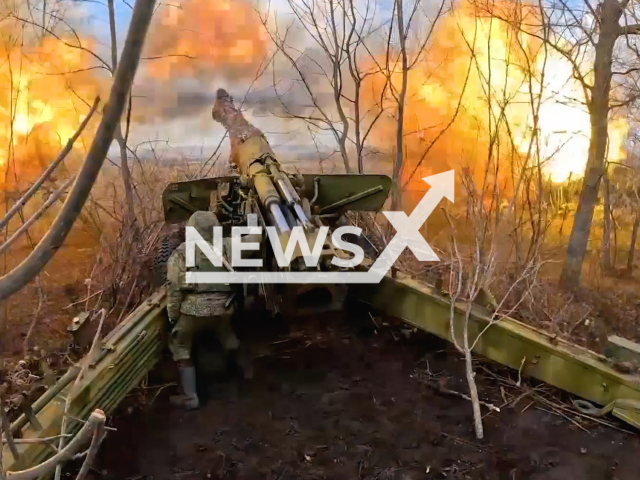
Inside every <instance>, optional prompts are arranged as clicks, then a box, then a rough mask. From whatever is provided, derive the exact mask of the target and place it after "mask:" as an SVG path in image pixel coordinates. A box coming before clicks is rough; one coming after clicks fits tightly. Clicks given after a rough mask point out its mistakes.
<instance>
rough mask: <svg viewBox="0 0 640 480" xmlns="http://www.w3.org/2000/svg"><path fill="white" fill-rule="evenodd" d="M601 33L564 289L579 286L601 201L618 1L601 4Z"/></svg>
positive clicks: (596, 55)
mask: <svg viewBox="0 0 640 480" xmlns="http://www.w3.org/2000/svg"><path fill="white" fill-rule="evenodd" d="M600 7H601V9H602V10H601V11H602V15H601V17H600V31H599V35H598V41H597V43H596V49H595V50H596V52H595V61H594V84H593V88H592V93H591V101H590V103H589V113H590V118H591V139H590V141H589V157H588V160H587V166H586V169H585V176H584V180H583V182H582V191H581V192H580V201H579V203H578V209H577V211H576V215H575V218H574V222H573V228H572V229H571V235H570V237H569V243H568V246H567V257H566V259H565V263H564V266H563V268H562V274H561V276H560V285H561V286H562V287H563V288H567V289H575V288H577V287H579V286H580V275H581V273H582V264H583V262H584V257H585V254H586V251H587V244H588V242H589V234H590V232H591V224H592V222H593V212H594V209H595V206H596V202H597V200H598V187H599V186H600V180H601V178H602V175H603V174H604V162H605V155H606V150H607V139H608V114H609V91H610V90H611V63H612V58H613V48H614V45H615V43H616V39H617V37H618V35H619V34H620V26H619V21H620V16H621V14H622V7H621V5H620V4H619V3H618V1H617V0H604V1H603V2H602V4H600Z"/></svg>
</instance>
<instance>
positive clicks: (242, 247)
mask: <svg viewBox="0 0 640 480" xmlns="http://www.w3.org/2000/svg"><path fill="white" fill-rule="evenodd" d="M266 231H267V236H268V238H269V241H270V242H271V247H272V249H273V253H274V255H275V258H276V261H277V262H278V266H279V267H281V268H284V267H288V266H289V265H290V264H291V260H292V258H293V254H294V253H295V250H296V245H299V246H300V247H299V248H300V252H301V253H302V256H303V258H304V262H305V264H306V266H307V267H316V266H317V265H318V261H319V259H320V255H321V254H322V249H323V247H324V245H325V243H326V239H327V234H328V233H329V227H321V228H319V229H318V230H317V232H318V233H317V235H316V236H315V243H314V245H313V248H311V247H310V245H309V239H308V238H307V235H306V234H305V231H304V229H303V228H302V227H293V228H292V229H291V235H289V238H288V242H287V246H286V248H283V245H282V243H281V241H280V237H279V234H278V230H277V229H276V227H266ZM361 233H362V229H360V228H358V227H352V226H345V227H340V228H337V229H336V230H334V231H333V233H332V234H331V240H332V242H333V245H334V246H335V247H337V248H339V249H341V250H344V251H347V252H351V253H353V258H351V259H343V258H339V257H336V256H334V257H333V258H332V259H331V263H332V264H333V265H335V266H336V267H341V268H352V267H355V266H357V265H360V263H362V260H364V250H363V249H362V248H361V247H360V246H359V245H356V244H354V243H351V242H348V241H346V240H345V239H343V238H342V237H343V236H344V235H345V234H354V235H360V234H361ZM243 235H248V236H253V235H260V236H262V227H232V228H231V266H232V267H258V268H261V267H262V258H242V252H244V251H256V250H259V249H260V242H249V241H246V240H243ZM186 243H187V245H193V246H197V247H198V248H200V250H201V251H202V253H203V254H204V255H205V256H206V257H207V258H208V259H209V261H210V262H211V263H212V264H213V265H214V266H216V267H223V266H224V265H223V260H222V258H223V254H222V252H223V237H222V227H213V245H212V244H210V243H209V242H207V241H206V240H205V239H203V238H202V236H201V235H200V234H199V233H198V230H197V229H196V228H195V227H187V231H186ZM186 262H187V266H188V267H192V266H194V265H195V248H187V252H186Z"/></svg>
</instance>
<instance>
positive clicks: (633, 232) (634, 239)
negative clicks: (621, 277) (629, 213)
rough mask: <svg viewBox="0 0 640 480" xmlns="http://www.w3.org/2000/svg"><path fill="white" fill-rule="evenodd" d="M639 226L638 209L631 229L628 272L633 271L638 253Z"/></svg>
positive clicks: (639, 211) (639, 215) (639, 212)
mask: <svg viewBox="0 0 640 480" xmlns="http://www.w3.org/2000/svg"><path fill="white" fill-rule="evenodd" d="M638 227H640V210H636V218H634V219H633V229H632V230H631V243H630V245H629V256H628V257H627V272H629V274H631V273H632V272H633V257H634V256H635V254H636V242H637V240H638Z"/></svg>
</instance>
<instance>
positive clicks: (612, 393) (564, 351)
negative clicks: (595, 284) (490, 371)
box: [349, 277, 640, 428]
mask: <svg viewBox="0 0 640 480" xmlns="http://www.w3.org/2000/svg"><path fill="white" fill-rule="evenodd" d="M349 293H350V295H351V296H352V297H354V298H356V299H358V300H360V301H362V302H364V303H366V304H369V305H371V306H372V307H374V308H375V309H378V310H381V311H383V312H385V313H386V314H388V315H390V316H393V317H397V318H399V319H402V320H404V321H405V322H407V323H409V324H411V325H413V326H415V327H418V328H420V329H422V330H424V331H426V332H429V333H432V334H434V335H437V336H438V337H440V338H443V339H445V340H448V341H451V337H450V333H449V332H450V328H449V326H450V323H449V318H450V308H451V304H450V302H449V301H448V299H446V298H445V297H443V296H441V295H439V294H438V293H436V291H435V290H434V289H433V288H431V287H430V286H428V285H426V284H424V283H421V282H418V281H415V280H411V279H401V278H399V279H393V278H391V277H386V278H384V279H383V280H382V282H381V283H379V284H378V285H353V286H352V287H351V288H350V292H349ZM390 299H393V301H390ZM465 311H466V310H465V308H464V305H460V306H457V307H456V309H455V325H454V326H455V332H456V336H457V335H458V334H460V339H459V341H460V343H461V341H462V340H461V338H462V337H461V332H462V326H463V325H464V314H465ZM490 321H491V318H490V314H489V312H488V311H486V310H484V309H481V308H477V307H473V308H472V313H471V315H470V320H469V337H470V339H471V340H470V341H471V342H473V341H474V340H475V339H476V338H477V336H478V334H479V333H480V332H481V331H482V330H483V329H484V328H485V327H486V326H487V325H488V324H489V323H490ZM475 352H476V353H478V354H480V355H482V356H484V357H487V358H489V359H491V360H493V361H495V362H498V363H501V364H503V365H506V366H508V367H511V368H513V369H516V370H518V369H519V368H520V366H521V365H523V367H522V373H523V374H524V375H527V376H530V377H534V378H537V379H539V380H542V381H543V382H545V383H548V384H549V385H553V386H555V387H558V388H560V389H562V390H565V391H567V392H570V393H572V394H575V395H577V396H579V397H581V398H583V399H586V400H589V401H591V402H594V403H596V404H598V405H609V404H611V402H614V401H616V400H618V401H619V400H625V401H627V400H631V401H632V402H620V404H621V405H620V406H615V407H614V408H613V412H612V413H613V415H615V416H617V417H618V418H620V419H622V420H624V421H626V422H628V423H630V424H631V425H633V426H635V427H636V428H640V412H639V411H638V410H637V409H635V408H633V407H629V405H632V404H634V401H635V402H640V377H638V376H633V375H626V374H623V373H620V372H617V371H616V370H614V369H612V368H611V367H610V366H609V365H608V364H607V362H606V358H605V357H604V356H603V355H599V354H597V353H595V352H592V351H590V350H587V349H585V348H582V347H579V346H577V345H574V344H572V343H569V342H566V341H564V340H561V339H558V338H556V337H554V336H552V335H550V334H548V333H546V332H543V331H541V330H538V329H536V328H533V327H530V326H528V325H525V324H523V323H521V322H518V321H517V320H514V319H511V318H505V319H502V320H500V321H498V322H497V323H494V324H493V325H492V326H491V327H489V328H488V329H487V330H486V331H485V332H484V334H482V336H481V337H480V339H479V340H478V342H477V344H476V348H475ZM523 359H525V361H524V364H522V362H523ZM625 403H626V405H627V407H624V406H622V405H624V404H625ZM636 404H637V405H640V403H636Z"/></svg>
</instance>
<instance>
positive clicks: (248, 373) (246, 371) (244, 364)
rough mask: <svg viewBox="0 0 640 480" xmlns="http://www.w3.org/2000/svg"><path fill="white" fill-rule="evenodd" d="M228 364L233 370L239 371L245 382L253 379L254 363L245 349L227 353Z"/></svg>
mask: <svg viewBox="0 0 640 480" xmlns="http://www.w3.org/2000/svg"><path fill="white" fill-rule="evenodd" d="M227 362H228V364H229V366H230V367H231V370H236V371H239V373H241V374H242V376H243V378H244V379H245V380H251V379H252V378H253V361H252V359H251V357H250V356H249V355H248V352H247V351H246V350H245V349H244V348H242V347H240V348H238V349H233V350H230V351H229V352H228V353H227Z"/></svg>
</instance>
